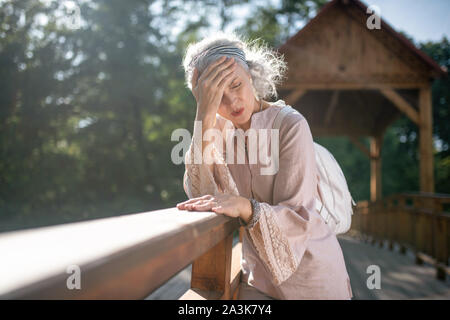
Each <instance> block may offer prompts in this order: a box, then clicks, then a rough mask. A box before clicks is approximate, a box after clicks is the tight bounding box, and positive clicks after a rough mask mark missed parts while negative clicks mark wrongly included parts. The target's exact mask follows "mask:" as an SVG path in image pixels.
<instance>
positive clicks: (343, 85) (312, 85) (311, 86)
mask: <svg viewBox="0 0 450 320" xmlns="http://www.w3.org/2000/svg"><path fill="white" fill-rule="evenodd" d="M427 86H428V83H427V82H367V80H365V79H362V81H354V82H350V81H349V82H343V81H342V80H339V79H336V80H329V79H328V80H324V81H320V82H319V81H317V80H306V79H305V80H304V81H302V82H299V81H296V82H286V83H284V84H283V85H282V86H280V89H283V90H289V89H290V90H292V89H296V88H301V89H303V90H307V91H309V90H364V89H378V90H382V89H418V88H425V87H427Z"/></svg>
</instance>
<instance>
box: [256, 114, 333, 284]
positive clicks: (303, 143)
mask: <svg viewBox="0 0 450 320" xmlns="http://www.w3.org/2000/svg"><path fill="white" fill-rule="evenodd" d="M284 121H285V122H284V123H283V125H282V128H281V129H280V149H279V150H280V152H279V164H280V165H279V171H278V172H277V174H276V176H275V177H274V185H273V197H272V203H271V204H270V203H267V202H260V212H259V215H258V216H259V218H258V220H257V222H256V223H255V224H254V225H253V226H251V227H250V228H247V231H248V232H249V236H250V239H251V240H252V243H253V246H254V247H255V249H256V251H257V252H258V255H259V256H260V258H261V260H262V261H263V262H264V264H265V266H266V267H267V269H268V270H269V271H270V274H271V275H272V277H273V279H272V282H273V283H274V284H275V285H277V286H278V285H280V284H282V283H283V282H284V281H285V280H287V279H288V278H289V277H290V276H291V275H292V274H293V273H294V272H295V271H296V269H297V268H298V266H299V264H300V262H301V260H302V258H303V256H304V253H305V250H306V248H307V242H308V239H309V238H310V237H311V234H312V230H313V229H314V228H315V226H316V225H317V224H320V220H319V219H318V218H320V217H319V216H318V214H316V213H314V207H315V196H316V190H317V167H316V161H315V154H314V146H313V139H312V135H311V131H310V128H309V125H308V122H307V121H306V119H305V118H304V117H303V116H301V115H299V114H296V115H290V116H288V117H286V118H285V119H284ZM321 230H324V229H321Z"/></svg>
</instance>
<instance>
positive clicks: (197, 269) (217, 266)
mask: <svg viewBox="0 0 450 320" xmlns="http://www.w3.org/2000/svg"><path fill="white" fill-rule="evenodd" d="M232 244H233V235H229V236H228V237H227V238H225V239H224V240H222V241H220V242H219V243H218V244H217V245H216V246H214V247H213V248H211V249H210V250H209V251H207V252H206V253H205V254H203V255H202V256H200V257H199V258H197V259H196V260H195V261H194V263H193V264H192V277H191V288H192V289H199V290H206V291H215V292H222V293H223V299H226V300H228V299H230V298H231V288H230V279H231V253H232Z"/></svg>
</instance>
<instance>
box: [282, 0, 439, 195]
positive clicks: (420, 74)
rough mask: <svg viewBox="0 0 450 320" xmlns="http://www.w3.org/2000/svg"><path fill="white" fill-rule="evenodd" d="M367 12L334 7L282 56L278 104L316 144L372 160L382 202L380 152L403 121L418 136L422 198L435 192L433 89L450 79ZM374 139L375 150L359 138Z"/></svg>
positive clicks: (346, 4)
mask: <svg viewBox="0 0 450 320" xmlns="http://www.w3.org/2000/svg"><path fill="white" fill-rule="evenodd" d="M369 17H370V15H369V14H368V13H367V7H366V6H365V5H364V4H362V3H361V2H360V1H358V0H333V1H331V2H329V3H328V4H326V5H325V6H324V7H323V8H322V9H321V10H320V12H319V13H318V14H317V15H316V17H314V18H313V19H312V20H311V21H310V22H309V23H308V24H307V25H306V26H305V27H303V28H302V29H301V30H300V31H299V32H298V33H297V34H295V35H294V36H292V37H291V38H289V39H288V40H287V41H286V42H285V43H284V44H283V45H281V46H280V47H279V48H278V51H279V52H280V53H281V54H284V56H285V59H286V61H287V63H288V66H289V71H288V75H287V80H286V81H285V83H284V84H283V85H282V87H281V88H280V96H281V97H282V98H283V99H284V100H285V101H286V103H288V104H290V105H291V106H292V107H294V108H296V109H298V110H299V111H300V112H301V113H302V114H303V115H304V116H305V117H306V118H307V119H308V123H309V125H310V128H311V132H312V134H313V136H324V135H328V136H336V135H342V136H347V137H349V138H350V140H351V141H352V142H353V143H354V144H355V145H356V146H357V147H358V148H359V149H361V150H362V151H363V152H364V153H365V154H367V156H368V157H369V158H370V162H371V178H370V198H371V200H372V201H375V200H378V199H380V198H381V195H382V193H381V146H382V141H383V135H384V133H385V130H386V129H387V127H388V126H389V125H390V124H391V123H392V122H393V121H395V120H396V119H397V118H398V117H399V116H400V115H402V114H405V115H406V116H407V117H408V118H409V119H411V120H412V121H413V122H414V123H415V124H416V125H417V126H418V127H419V132H420V146H419V149H420V150H419V154H420V190H421V191H422V192H434V177H433V140H432V105H431V82H432V80H433V79H434V78H437V77H440V76H442V75H445V74H446V71H445V70H443V69H442V68H441V67H440V66H439V65H438V64H437V63H436V62H434V61H433V60H432V59H431V58H430V57H428V56H427V55H426V54H424V53H423V52H422V51H420V50H419V49H417V48H416V47H415V46H414V45H413V44H412V43H411V42H410V41H409V40H408V39H406V38H405V37H404V36H402V35H401V34H399V33H398V32H396V31H395V30H394V29H392V28H391V27H390V26H389V25H388V24H387V23H386V22H385V21H383V20H382V19H381V21H380V22H381V23H380V26H381V28H380V29H369V28H368V27H367V20H368V18H369ZM361 136H368V137H370V150H368V149H367V148H366V147H365V146H364V145H363V144H362V143H361V142H360V141H359V137H361Z"/></svg>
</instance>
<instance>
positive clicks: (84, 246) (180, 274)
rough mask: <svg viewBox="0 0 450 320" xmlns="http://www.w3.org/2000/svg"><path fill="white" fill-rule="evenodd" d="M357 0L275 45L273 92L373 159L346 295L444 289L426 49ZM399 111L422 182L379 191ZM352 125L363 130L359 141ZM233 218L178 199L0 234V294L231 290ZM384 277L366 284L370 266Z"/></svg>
mask: <svg viewBox="0 0 450 320" xmlns="http://www.w3.org/2000/svg"><path fill="white" fill-rule="evenodd" d="M366 10H367V8H366V7H365V6H364V5H363V4H362V3H361V2H359V1H356V0H333V1H331V2H329V3H328V4H327V5H325V6H324V8H323V9H322V10H321V11H320V12H319V14H318V15H317V16H316V17H315V18H314V19H312V20H311V21H310V22H309V23H308V24H307V25H306V26H305V27H304V28H303V29H302V30H300V32H299V33H297V34H296V35H294V36H293V37H292V38H290V39H288V41H286V43H285V44H283V45H282V46H281V47H280V48H278V49H279V51H280V52H281V53H283V54H284V55H285V57H286V60H287V62H288V66H289V74H288V80H287V82H286V83H285V84H284V85H283V87H282V88H281V90H280V96H281V98H283V99H284V100H285V101H286V102H287V103H288V104H290V105H292V106H293V107H294V108H296V109H298V110H299V111H300V112H301V113H302V114H303V115H304V116H305V118H306V119H307V120H308V123H309V124H310V127H311V131H312V133H313V135H314V136H319V135H332V136H335V135H343V136H347V137H348V138H349V139H350V140H351V141H352V142H354V144H355V145H356V146H357V147H358V148H359V149H360V150H361V151H362V152H364V153H365V154H366V155H367V156H368V159H369V161H370V163H371V181H370V186H371V195H370V201H366V202H360V203H358V206H357V208H356V210H355V214H354V216H353V221H352V228H351V230H350V232H349V233H348V234H346V235H344V236H340V237H339V241H340V243H341V246H342V248H343V252H344V257H345V261H346V264H347V269H348V271H349V275H350V280H351V284H352V290H353V293H354V298H355V299H450V293H449V288H450V287H449V279H448V278H449V277H448V274H449V251H450V233H449V230H450V214H449V213H448V211H449V207H448V205H449V203H450V196H449V195H438V194H434V177H433V141H432V103H431V102H432V101H431V81H432V79H434V78H437V77H440V76H445V75H446V71H445V70H442V69H441V68H440V67H439V66H438V65H437V64H436V63H435V62H434V61H433V60H432V59H431V58H429V57H428V56H426V55H425V54H424V53H423V52H421V51H420V50H418V49H417V48H415V46H414V45H413V44H412V43H411V42H410V41H409V40H407V39H406V38H405V37H403V36H402V35H400V34H398V33H397V32H395V31H394V30H393V29H392V28H391V27H390V26H389V25H388V24H387V23H386V22H385V21H383V20H381V23H380V26H381V28H380V29H374V30H371V29H368V27H367V24H366V22H367V18H368V15H367V13H366ZM401 115H406V116H407V117H408V118H409V119H411V121H413V122H414V123H416V124H417V126H418V131H419V132H420V144H419V155H420V190H421V193H417V194H398V195H394V196H391V197H388V198H384V199H383V198H382V190H381V145H382V141H383V134H384V132H385V130H386V128H387V127H388V126H389V125H390V124H391V123H392V122H393V121H394V120H395V119H397V118H398V117H399V116H401ZM360 137H369V138H370V148H366V147H365V145H364V144H362V143H361V142H360V140H359V138H360ZM238 229H239V223H238V221H236V220H234V219H231V218H227V217H224V216H216V215H215V214H214V213H210V212H209V213H208V212H206V213H205V212H184V211H178V210H177V209H175V208H171V209H165V210H159V211H154V212H145V213H139V214H132V215H123V216H118V217H112V218H107V219H99V220H95V221H87V222H80V223H72V224H66V225H60V226H54V227H46V228H39V229H35V230H25V231H15V232H8V233H3V234H0V253H1V258H2V261H1V263H0V279H1V282H0V298H3V299H29V298H37V299H100V298H101V299H146V298H148V299H150V298H151V299H158V298H170V299H177V298H180V299H233V298H236V297H237V293H238V292H237V290H238V284H239V282H240V276H241V270H240V258H241V245H240V243H239V240H238V238H239V236H238ZM372 265H375V266H378V267H379V269H380V276H381V288H379V289H377V288H375V289H369V286H368V285H367V281H368V277H369V276H370V274H369V273H368V272H367V270H368V269H367V268H368V267H369V266H372Z"/></svg>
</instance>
